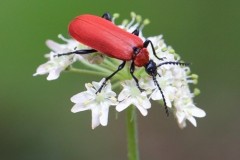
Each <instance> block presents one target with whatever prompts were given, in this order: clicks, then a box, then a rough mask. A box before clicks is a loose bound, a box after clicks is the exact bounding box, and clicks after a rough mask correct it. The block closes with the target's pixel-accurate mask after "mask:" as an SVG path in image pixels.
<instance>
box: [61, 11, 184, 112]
mask: <svg viewBox="0 0 240 160" xmlns="http://www.w3.org/2000/svg"><path fill="white" fill-rule="evenodd" d="M69 34H70V35H71V36H72V37H73V38H74V39H76V40H77V41H79V42H80V43H83V44H85V45H87V46H89V47H90V48H92V49H84V50H76V51H73V52H68V53H63V54H59V55H58V56H63V55H70V54H89V53H93V52H101V53H102V54H105V55H107V56H109V57H112V58H116V59H119V60H123V62H122V64H120V65H119V67H118V69H117V70H116V71H115V72H113V73H112V74H111V75H110V76H108V77H106V78H105V81H104V82H103V84H102V85H101V87H100V88H99V90H98V91H97V93H98V92H101V89H102V88H103V86H104V85H105V84H106V82H107V81H108V80H109V79H110V78H111V77H113V76H114V75H115V74H116V73H117V72H119V71H120V70H121V69H123V67H124V66H125V64H126V61H132V63H131V67H130V73H131V75H132V77H133V78H134V80H135V81H136V85H137V87H138V88H139V90H140V91H143V89H142V88H140V86H139V83H138V79H137V78H136V77H135V76H134V74H133V73H134V70H135V66H137V67H143V66H144V67H145V70H146V72H147V73H148V74H149V75H151V76H152V77H153V81H154V83H155V84H156V85H157V87H158V89H159V90H160V92H161V94H162V97H163V102H164V105H165V109H166V113H167V115H168V110H167V105H166V101H165V97H164V94H163V92H162V90H161V88H160V86H159V84H158V83H157V80H156V76H157V74H158V73H157V68H158V67H160V66H162V65H166V64H173V65H188V64H187V63H180V62H171V61H170V62H169V61H168V62H163V63H161V64H159V65H156V63H155V62H154V61H153V60H150V59H149V53H148V50H147V46H148V45H149V44H151V48H152V50H153V54H154V56H155V57H156V58H158V59H159V60H163V58H159V57H158V56H157V55H156V52H155V50H154V47H153V44H152V42H151V41H150V40H146V41H145V42H143V41H142V39H141V38H139V37H138V34H139V30H138V29H136V30H135V31H133V32H132V34H131V33H129V32H127V31H125V30H123V29H121V28H119V27H118V26H116V25H115V24H113V23H112V22H111V16H110V14H109V13H105V14H104V15H103V16H102V17H98V16H94V15H89V14H85V15H80V16H78V17H76V18H75V19H74V20H72V21H71V23H70V24H69Z"/></svg>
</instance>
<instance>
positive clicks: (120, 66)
mask: <svg viewBox="0 0 240 160" xmlns="http://www.w3.org/2000/svg"><path fill="white" fill-rule="evenodd" d="M125 64H126V61H123V62H122V63H121V64H120V65H119V66H118V69H117V70H116V71H115V72H113V73H112V74H111V75H110V76H108V77H106V78H105V80H104V82H103V83H102V85H101V86H100V87H99V89H98V90H97V92H96V94H97V93H100V92H101V90H102V89H103V87H104V86H105V85H106V83H107V81H108V80H109V79H111V78H112V77H113V76H114V75H115V74H116V73H118V72H119V71H120V70H122V69H123V67H124V66H125Z"/></svg>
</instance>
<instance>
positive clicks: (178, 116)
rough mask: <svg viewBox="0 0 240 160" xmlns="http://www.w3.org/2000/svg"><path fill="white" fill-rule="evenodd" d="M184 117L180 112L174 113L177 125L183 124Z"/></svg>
mask: <svg viewBox="0 0 240 160" xmlns="http://www.w3.org/2000/svg"><path fill="white" fill-rule="evenodd" d="M185 116H186V115H185V114H184V113H183V112H181V111H177V112H176V117H177V120H178V123H179V124H181V123H183V121H184V120H185Z"/></svg>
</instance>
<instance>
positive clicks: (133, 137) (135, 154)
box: [127, 106, 139, 160]
mask: <svg viewBox="0 0 240 160" xmlns="http://www.w3.org/2000/svg"><path fill="white" fill-rule="evenodd" d="M127 141H128V160H139V151H138V134H137V116H136V108H135V107H134V106H131V107H129V108H128V110H127Z"/></svg>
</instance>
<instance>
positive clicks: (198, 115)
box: [190, 107, 206, 118]
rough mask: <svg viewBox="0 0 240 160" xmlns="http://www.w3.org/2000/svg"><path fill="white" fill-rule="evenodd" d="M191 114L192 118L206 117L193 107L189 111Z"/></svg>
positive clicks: (201, 111) (202, 111) (204, 113)
mask: <svg viewBox="0 0 240 160" xmlns="http://www.w3.org/2000/svg"><path fill="white" fill-rule="evenodd" d="M190 112H191V114H192V115H193V116H194V117H199V118H201V117H205V116H206V112H205V111H204V110H202V109H200V108H198V107H193V108H192V109H191V110H190Z"/></svg>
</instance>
